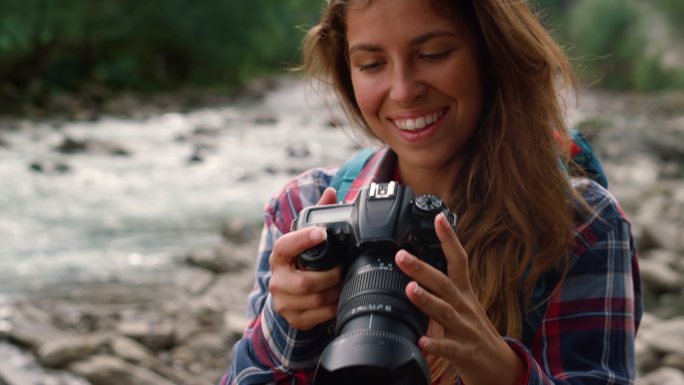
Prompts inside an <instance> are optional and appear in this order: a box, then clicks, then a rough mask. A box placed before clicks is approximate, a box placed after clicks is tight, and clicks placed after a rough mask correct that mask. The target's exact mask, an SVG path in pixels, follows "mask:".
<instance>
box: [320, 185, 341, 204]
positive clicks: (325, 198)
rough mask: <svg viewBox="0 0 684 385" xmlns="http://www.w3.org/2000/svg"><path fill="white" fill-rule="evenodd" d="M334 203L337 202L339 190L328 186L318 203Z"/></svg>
mask: <svg viewBox="0 0 684 385" xmlns="http://www.w3.org/2000/svg"><path fill="white" fill-rule="evenodd" d="M334 203H337V192H336V191H335V189H334V188H332V187H328V188H326V189H325V191H323V195H321V199H319V200H318V203H317V204H316V205H317V206H321V205H331V204H334Z"/></svg>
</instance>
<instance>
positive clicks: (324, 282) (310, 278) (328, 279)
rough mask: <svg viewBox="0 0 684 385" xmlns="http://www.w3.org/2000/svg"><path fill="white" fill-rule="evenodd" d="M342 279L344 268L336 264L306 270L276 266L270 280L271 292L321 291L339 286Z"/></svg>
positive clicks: (296, 294) (300, 292) (297, 293)
mask: <svg viewBox="0 0 684 385" xmlns="http://www.w3.org/2000/svg"><path fill="white" fill-rule="evenodd" d="M341 280H342V268H341V267H340V266H336V267H334V268H332V269H330V270H325V271H305V270H297V269H290V268H284V269H283V268H276V269H274V270H273V271H272V274H271V279H270V280H269V283H268V285H269V291H270V292H271V293H277V294H284V295H295V296H298V295H308V294H316V293H321V292H324V291H326V290H330V289H333V288H335V287H337V286H338V285H339V284H340V282H341Z"/></svg>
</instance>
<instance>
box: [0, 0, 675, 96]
mask: <svg viewBox="0 0 684 385" xmlns="http://www.w3.org/2000/svg"><path fill="white" fill-rule="evenodd" d="M530 2H531V4H532V5H533V6H534V7H535V8H536V9H537V10H538V11H539V12H538V13H539V15H540V17H541V18H542V20H543V21H544V23H545V24H546V25H547V27H548V28H549V29H550V30H551V32H552V33H553V35H554V36H555V37H556V38H557V39H558V40H559V41H560V42H561V44H562V45H563V46H565V47H567V48H568V53H569V55H570V56H571V57H572V58H573V61H574V63H575V64H576V65H577V70H578V73H579V74H580V75H581V79H583V80H584V81H586V82H589V83H597V85H598V86H600V87H606V88H614V89H637V90H655V89H662V88H673V87H680V88H684V70H681V69H680V70H677V69H672V68H670V69H664V68H663V66H662V60H661V56H662V55H661V54H662V52H661V51H662V49H666V48H665V47H657V46H654V45H653V44H651V42H652V41H651V40H649V38H650V37H649V34H648V31H649V28H651V26H649V25H648V24H647V23H646V22H645V20H644V19H645V17H644V15H643V12H642V11H643V9H644V7H646V8H648V9H652V10H658V11H659V12H660V15H661V19H662V20H664V21H667V22H668V23H669V26H670V27H671V29H672V31H674V32H675V33H676V34H678V35H677V36H681V37H684V23H681V20H683V19H684V1H682V0H652V1H649V2H639V1H637V0H531V1H530ZM323 4H324V0H258V1H246V0H202V1H193V0H159V1H140V0H108V1H87V0H86V1H84V0H0V9H2V12H0V99H6V98H7V97H9V98H10V99H13V100H14V101H19V102H20V103H21V102H26V101H28V102H30V103H40V102H41V101H42V100H43V99H46V98H48V97H49V96H50V95H54V94H55V93H60V92H69V93H74V92H76V93H77V92H80V91H81V90H83V89H87V88H89V87H90V88H93V87H92V86H96V87H101V88H104V89H109V90H119V89H121V90H137V91H158V90H167V89H174V88H177V87H179V86H201V87H221V88H225V87H232V86H237V85H240V84H242V83H244V82H245V81H246V80H248V79H249V78H252V77H255V76H260V75H263V74H268V73H273V72H278V71H282V69H283V68H285V67H290V66H291V65H292V64H294V63H298V62H299V58H298V57H297V52H298V47H299V44H300V42H301V39H302V37H303V34H304V30H306V27H308V26H310V25H312V24H314V23H315V22H316V20H317V19H318V16H319V13H320V10H321V7H322V6H323ZM301 27H304V28H301ZM675 40H676V39H675ZM3 103H4V100H0V108H2V107H1V106H2V104H3Z"/></svg>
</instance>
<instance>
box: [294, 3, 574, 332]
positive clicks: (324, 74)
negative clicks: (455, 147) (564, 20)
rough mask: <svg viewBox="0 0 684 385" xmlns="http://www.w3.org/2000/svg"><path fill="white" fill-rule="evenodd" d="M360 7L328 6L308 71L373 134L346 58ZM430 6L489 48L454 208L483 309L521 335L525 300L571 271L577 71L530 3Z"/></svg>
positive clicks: (307, 48)
mask: <svg viewBox="0 0 684 385" xmlns="http://www.w3.org/2000/svg"><path fill="white" fill-rule="evenodd" d="M358 1H360V0H331V1H330V2H329V4H328V6H327V8H326V10H325V12H324V13H323V16H322V18H321V21H320V23H319V24H318V25H316V26H314V27H313V28H311V29H310V30H309V32H308V34H307V36H306V38H305V41H304V53H305V62H304V69H305V70H306V72H307V73H308V74H309V75H310V76H312V77H313V78H315V79H319V80H322V81H324V82H326V83H328V84H330V85H331V86H332V87H333V89H334V90H335V91H336V93H337V95H338V98H339V99H340V101H341V103H342V107H343V108H344V110H345V112H346V113H347V114H348V116H349V117H350V119H351V120H352V121H353V122H356V123H358V125H359V126H360V127H362V128H363V129H364V130H365V131H366V132H367V133H369V134H371V135H372V131H371V130H370V128H369V127H368V126H367V124H366V122H365V121H364V119H363V117H362V115H361V112H360V110H359V107H358V105H357V103H356V100H355V97H354V90H353V87H352V83H351V76H350V69H349V64H348V61H347V56H346V50H347V46H346V39H345V35H346V30H345V10H346V8H347V7H348V6H349V4H350V3H351V2H354V3H355V4H356V3H357V2H358ZM364 1H366V2H369V1H372V0H364ZM430 1H431V5H432V6H433V7H435V8H436V9H438V10H439V11H440V12H441V14H446V15H459V17H461V18H463V19H464V20H467V22H468V23H470V25H471V27H472V28H473V30H474V32H475V33H476V35H478V40H479V42H480V45H481V47H480V51H481V55H482V57H481V62H482V63H483V65H484V66H485V68H484V69H483V79H482V80H483V84H484V87H485V104H484V106H485V107H484V110H483V114H482V116H481V120H480V123H479V128H478V129H476V130H475V132H474V134H473V138H472V139H471V142H470V145H469V146H468V151H469V153H468V157H467V158H468V161H467V164H466V165H465V167H464V168H463V170H462V171H461V173H460V175H456V176H454V181H453V186H454V188H453V189H454V192H455V194H453V196H455V197H458V199H456V200H454V201H453V202H450V206H451V208H452V209H453V210H455V211H456V212H457V213H458V214H459V220H460V222H459V225H458V228H457V234H458V236H459V239H460V240H461V242H462V243H463V246H464V247H465V250H466V251H467V252H468V255H469V258H470V280H471V284H472V286H473V289H474V290H475V293H476V294H477V296H478V299H479V301H480V303H481V304H482V306H483V307H484V309H485V310H486V311H487V315H488V316H489V318H490V320H491V321H492V323H493V324H494V325H495V326H496V327H497V329H498V330H499V332H500V333H501V334H503V335H507V336H511V337H517V338H519V337H520V336H521V333H522V325H523V322H524V319H523V315H521V312H520V300H521V298H523V300H524V301H525V302H524V305H525V306H526V309H528V310H529V306H530V303H529V299H530V298H531V293H532V290H533V288H534V284H535V283H536V282H537V281H538V280H539V278H540V277H541V276H542V275H544V274H545V273H547V272H549V271H551V270H557V271H559V272H560V273H561V274H563V273H564V271H565V270H566V269H567V260H568V257H569V250H570V246H571V239H572V236H571V235H572V230H573V226H574V218H573V209H572V200H573V199H575V198H577V197H576V193H575V192H574V190H573V189H572V187H571V185H570V183H569V181H568V178H567V177H566V175H565V174H564V173H563V171H562V168H561V167H559V159H560V161H562V162H565V163H567V162H568V160H567V154H568V151H567V146H568V140H567V139H566V138H567V130H566V126H565V121H564V113H565V111H564V106H563V103H562V101H561V98H560V95H559V93H560V91H561V90H562V89H563V87H562V86H573V85H574V81H573V77H572V73H571V69H570V65H569V63H568V61H567V58H566V57H565V55H564V53H563V51H562V49H561V48H560V47H559V46H558V45H557V44H556V43H555V42H554V40H553V39H552V38H551V36H550V35H549V33H548V32H547V31H546V29H545V28H544V27H543V26H542V25H541V24H540V22H539V20H538V18H537V17H536V16H535V14H534V13H533V12H532V11H531V10H530V8H529V6H528V5H527V4H526V2H524V1H520V0H450V1H444V0H441V1H440V0H430ZM364 4H366V3H364ZM521 292H522V293H524V294H523V296H522V297H521V294H520V293H521Z"/></svg>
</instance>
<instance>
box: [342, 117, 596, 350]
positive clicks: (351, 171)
mask: <svg viewBox="0 0 684 385" xmlns="http://www.w3.org/2000/svg"><path fill="white" fill-rule="evenodd" d="M569 133H570V137H571V139H572V147H571V152H570V155H571V158H572V161H573V162H574V163H575V164H576V165H577V166H579V168H580V169H581V170H583V171H584V172H585V173H586V175H587V177H589V178H591V179H593V180H594V181H595V182H597V183H598V184H600V185H601V186H603V187H604V188H608V179H607V178H606V174H605V172H604V171H603V167H602V166H601V162H600V161H599V159H598V157H597V156H596V155H595V154H594V150H593V148H592V147H591V144H590V143H589V141H588V140H587V139H586V137H585V136H584V135H582V133H581V132H579V131H578V130H576V129H570V132H569ZM376 151H377V149H376V148H364V149H362V150H361V151H359V152H358V153H357V154H356V155H355V156H354V157H353V158H351V159H349V160H347V161H346V162H344V163H343V164H342V165H341V166H340V168H339V169H338V170H337V172H336V173H335V175H333V177H332V180H331V181H330V187H334V188H335V190H336V191H337V200H338V201H342V200H344V198H345V196H346V195H347V192H349V189H350V188H351V185H352V182H354V179H356V177H357V176H358V175H359V173H360V172H361V170H363V167H364V166H365V165H366V163H367V162H368V160H369V159H370V158H371V156H373V154H374V153H375V152H376ZM561 166H562V165H561ZM562 167H564V166H562ZM559 279H560V277H558V276H557V275H556V274H551V273H550V274H546V275H545V276H544V277H542V279H541V280H540V281H539V282H537V284H536V285H535V287H534V290H533V293H532V306H531V307H530V311H529V312H528V313H527V317H526V318H525V319H524V320H523V322H524V324H523V332H522V336H521V339H520V342H522V343H523V344H524V345H525V346H528V347H529V346H530V344H531V343H532V338H533V337H534V334H535V332H536V330H537V328H538V327H539V325H540V324H541V322H542V320H543V318H544V314H545V313H546V308H547V305H548V301H546V299H547V298H549V296H550V295H551V292H552V291H553V289H554V288H555V286H556V284H557V283H558V280H559Z"/></svg>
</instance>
